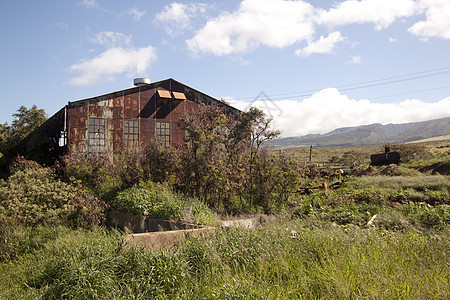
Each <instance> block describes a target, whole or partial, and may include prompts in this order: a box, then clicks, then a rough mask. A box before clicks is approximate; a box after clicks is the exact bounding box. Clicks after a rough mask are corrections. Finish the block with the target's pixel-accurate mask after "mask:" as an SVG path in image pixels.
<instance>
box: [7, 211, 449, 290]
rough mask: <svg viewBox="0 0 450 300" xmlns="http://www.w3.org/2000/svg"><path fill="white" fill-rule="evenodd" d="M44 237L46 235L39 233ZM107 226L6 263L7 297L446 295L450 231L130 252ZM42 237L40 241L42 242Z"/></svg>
mask: <svg viewBox="0 0 450 300" xmlns="http://www.w3.org/2000/svg"><path fill="white" fill-rule="evenodd" d="M41 232H42V231H41ZM121 238H122V237H121V236H120V235H119V234H118V233H117V232H115V231H112V232H109V231H106V230H103V229H95V230H92V231H86V230H76V231H67V230H60V231H59V234H58V235H57V236H56V237H52V238H43V239H42V246H41V247H40V248H37V249H35V250H33V251H32V252H30V253H29V254H28V255H26V256H22V257H21V259H18V260H16V261H11V262H10V263H8V264H7V265H0V275H1V276H0V298H5V299H24V298H26V299H31V298H34V299H36V298H37V299H39V298H44V299H60V298H69V299H130V298H131V299H301V298H307V299H348V298H361V299H371V298H381V299H391V298H395V299H397V298H401V299H446V298H448V296H449V295H450V290H449V287H448V280H447V279H448V278H447V277H448V271H447V270H448V267H449V263H448V249H449V247H450V244H449V239H448V231H443V232H439V233H433V234H427V233H420V232H416V231H406V232H402V231H387V230H384V229H380V230H373V229H360V228H358V227H355V226H350V225H346V226H342V227H330V226H322V227H311V226H309V225H308V224H307V223H306V222H305V221H303V220H291V221H289V220H282V221H281V222H271V223H269V224H267V225H266V226H264V227H260V228H255V229H243V228H241V229H228V230H221V231H218V232H217V233H216V234H214V235H211V236H209V238H208V239H204V238H191V239H189V240H187V241H186V242H184V243H182V244H180V245H179V246H177V247H174V248H172V249H171V250H162V251H155V252H152V251H146V250H144V249H142V248H135V247H128V248H123V247H122V242H121ZM34 239H35V240H38V238H37V237H34Z"/></svg>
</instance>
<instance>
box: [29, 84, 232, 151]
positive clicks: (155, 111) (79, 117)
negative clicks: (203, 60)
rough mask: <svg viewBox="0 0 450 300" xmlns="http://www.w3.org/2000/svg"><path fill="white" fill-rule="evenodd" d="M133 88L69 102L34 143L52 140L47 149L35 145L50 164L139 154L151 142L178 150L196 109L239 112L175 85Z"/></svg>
mask: <svg viewBox="0 0 450 300" xmlns="http://www.w3.org/2000/svg"><path fill="white" fill-rule="evenodd" d="M135 85H137V86H136V87H133V88H129V89H126V90H122V91H117V92H113V93H109V94H106V95H101V96H97V97H92V98H88V99H83V100H78V101H74V102H69V103H68V104H67V105H66V106H65V107H64V108H62V109H61V110H60V111H58V112H57V113H56V114H55V115H53V116H52V117H51V118H50V119H49V120H48V121H47V122H46V123H45V124H44V126H42V128H41V134H40V135H38V137H37V138H38V139H41V138H42V136H46V137H50V140H51V141H50V143H45V144H46V145H40V143H39V141H37V143H34V144H38V147H40V148H41V149H42V148H43V147H46V148H47V147H48V148H47V149H48V150H47V151H48V154H50V155H51V156H52V159H53V158H55V157H58V156H61V155H62V154H68V155H76V154H86V153H96V154H101V153H104V154H111V153H120V152H123V151H126V150H127V151H128V150H137V149H143V148H144V147H145V146H146V145H148V144H149V143H150V141H151V140H157V141H158V142H160V143H161V144H163V145H180V144H182V143H184V141H185V131H184V130H183V129H182V128H180V126H179V123H180V120H181V118H182V116H183V115H185V114H190V113H194V112H195V111H196V110H198V109H199V106H200V105H202V104H206V105H220V106H223V107H224V108H225V109H226V110H228V111H238V110H237V109H235V108H233V107H231V106H229V105H227V104H225V103H223V102H222V101H219V100H217V99H215V98H213V97H211V96H208V95H206V94H204V93H202V92H200V91H198V90H195V89H193V88H191V87H188V86H186V85H184V84H182V83H180V82H178V81H176V80H174V79H167V80H163V81H159V82H154V83H149V82H148V81H147V80H146V79H143V78H139V79H137V80H135ZM43 133H44V134H43ZM39 136H40V137H39ZM42 142H44V141H42ZM41 144H42V143H41ZM35 150H37V149H35ZM52 152H53V153H52Z"/></svg>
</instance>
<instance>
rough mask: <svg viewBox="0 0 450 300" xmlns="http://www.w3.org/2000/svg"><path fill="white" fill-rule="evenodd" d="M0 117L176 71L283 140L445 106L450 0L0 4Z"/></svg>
mask: <svg viewBox="0 0 450 300" xmlns="http://www.w3.org/2000/svg"><path fill="white" fill-rule="evenodd" d="M0 24H1V28H2V30H1V31H0V35H1V40H2V45H1V47H0V54H1V55H0V62H1V69H0V80H1V81H0V82H1V84H0V86H1V88H2V92H3V93H2V98H1V103H2V109H1V110H0V122H1V123H4V122H8V123H10V122H11V120H12V116H11V115H12V114H13V113H15V112H16V110H17V109H18V108H19V107H20V105H25V106H26V107H31V106H32V105H33V104H36V105H37V106H38V107H39V108H44V109H45V110H46V112H47V114H48V115H49V116H51V115H52V114H54V113H55V112H56V111H57V110H59V109H60V108H61V107H63V106H64V105H65V104H67V102H68V101H75V100H79V99H83V98H88V97H93V96H97V95H101V94H105V93H109V92H112V91H117V90H122V89H126V88H129V87H131V86H132V80H133V78H136V77H148V78H150V79H151V80H152V81H159V80H163V79H167V78H174V79H176V80H178V81H181V82H183V83H185V84H187V85H189V86H191V87H193V88H196V89H198V90H200V91H202V92H205V93H207V94H209V95H211V96H213V97H216V98H224V99H227V100H228V101H229V102H231V103H232V104H233V105H235V106H236V107H238V108H241V109H246V108H248V107H249V106H250V105H253V106H256V107H259V108H263V109H266V110H267V112H269V113H271V114H272V115H273V117H274V120H275V126H276V127H277V128H278V129H281V130H282V131H283V136H295V135H304V134H308V133H325V132H328V131H330V130H333V129H335V128H338V127H345V126H356V125H362V124H371V123H382V124H387V123H403V122H413V121H424V120H429V119H434V118H441V117H448V116H450V54H449V53H450V1H448V0H416V1H414V0H395V1H393V0H361V1H357V0H347V1H312V0H308V1H285V0H243V1H226V2H224V1H216V2H215V1H203V2H202V1H199V2H194V1H173V2H171V1H143V0H141V1H133V0H130V1H116V0H108V1H106V0H78V1H58V0H45V1H23V0H16V1H2V3H1V4H0Z"/></svg>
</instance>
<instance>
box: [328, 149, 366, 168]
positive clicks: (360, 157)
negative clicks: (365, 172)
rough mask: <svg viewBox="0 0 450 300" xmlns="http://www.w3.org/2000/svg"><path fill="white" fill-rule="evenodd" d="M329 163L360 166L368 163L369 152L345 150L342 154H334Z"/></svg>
mask: <svg viewBox="0 0 450 300" xmlns="http://www.w3.org/2000/svg"><path fill="white" fill-rule="evenodd" d="M328 163H329V164H331V165H337V166H350V167H353V166H358V165H361V164H365V163H368V155H367V153H364V152H360V151H358V150H349V151H346V152H344V153H343V154H342V155H340V156H332V157H331V158H330V159H329V160H328Z"/></svg>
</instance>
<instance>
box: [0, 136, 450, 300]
mask: <svg viewBox="0 0 450 300" xmlns="http://www.w3.org/2000/svg"><path fill="white" fill-rule="evenodd" d="M449 144H450V141H448V140H446V141H439V142H437V141H431V142H430V141H429V142H426V143H422V144H419V147H416V148H411V149H412V150H414V153H418V154H421V153H423V154H424V158H423V159H419V160H415V159H412V160H410V161H408V162H406V161H405V162H404V163H403V164H402V165H400V166H388V167H380V168H378V169H375V168H369V167H368V165H367V163H368V161H367V159H368V156H367V155H369V157H370V153H375V152H382V151H383V150H384V148H383V147H382V146H367V147H357V148H356V147H352V148H317V149H313V162H326V163H327V164H332V163H333V162H336V163H345V162H347V159H348V158H349V156H350V155H349V153H351V154H352V155H355V156H354V157H360V158H361V162H360V170H361V171H367V170H370V171H371V172H370V174H366V175H361V176H349V177H342V176H331V175H333V174H331V175H330V176H328V177H315V178H309V179H305V181H303V182H301V183H300V185H299V187H302V186H306V185H313V184H318V183H320V182H322V181H324V180H327V181H328V186H329V187H330V188H329V189H327V190H324V189H316V190H313V191H311V192H310V193H306V192H305V193H292V194H291V195H290V196H289V198H288V200H287V203H286V204H285V205H280V206H279V207H278V209H277V210H273V211H271V213H270V216H268V217H266V218H264V220H265V222H264V223H263V224H262V225H261V226H258V227H256V228H228V229H221V228H219V227H218V229H217V230H216V231H215V233H214V234H210V235H205V236H202V237H196V238H191V239H188V240H187V241H185V242H183V243H181V244H178V245H176V246H174V247H172V248H170V249H164V250H160V251H147V250H144V249H142V248H137V247H136V248H133V247H127V248H125V247H123V243H122V239H123V237H124V234H125V233H124V232H121V231H117V230H113V229H108V228H105V227H103V226H93V227H91V228H78V229H75V228H72V227H70V226H66V225H64V224H61V225H52V226H50V225H42V224H35V225H33V226H15V225H14V224H9V225H8V224H5V226H3V227H2V229H0V231H1V232H0V233H1V238H2V243H0V246H2V248H0V249H1V250H2V251H4V252H3V253H1V254H2V255H1V258H2V263H0V299H448V298H450V271H449V270H450V239H449V238H450V206H449V204H450V195H449V193H450V180H449V175H448V173H446V172H447V171H448V170H450V158H449V157H450V153H449V152H448V151H449V147H448V145H449ZM287 153H288V154H289V155H291V156H294V157H296V158H297V159H298V161H299V162H300V163H301V164H303V163H305V162H307V161H308V160H309V148H305V149H296V150H290V151H287ZM405 153H407V152H406V151H405ZM425 154H426V158H425ZM416 155H417V154H416ZM333 157H334V158H333ZM436 170H440V172H436ZM146 189H147V190H146ZM148 190H151V191H153V192H154V193H155V194H154V195H153V194H152V197H153V198H151V197H150V198H149V197H147V196H146V197H143V196H142V195H147V194H145V191H148ZM68 192H70V191H68ZM8 193H10V192H8ZM8 195H11V193H10V194H8ZM155 199H156V200H155ZM161 199H162V200H161ZM180 199H181V198H178V197H177V196H176V195H174V194H172V193H171V192H169V191H168V190H167V189H165V188H164V189H163V188H161V187H159V186H156V187H155V186H154V185H150V186H145V185H142V186H138V187H134V188H132V189H129V190H125V191H122V192H121V193H119V194H118V195H117V196H116V198H114V200H113V201H115V202H111V203H119V204H120V205H123V207H125V208H131V209H144V210H148V211H157V212H158V214H162V213H167V212H172V211H174V212H175V214H176V216H179V217H180V218H185V216H186V211H187V210H186V208H185V207H184V206H183V204H182V203H181V202H182V201H181V200H180ZM158 201H159V202H158ZM162 203H165V205H166V206H163V205H162ZM167 203H169V204H167ZM192 203H194V202H192ZM195 203H196V204H195V205H196V207H198V209H193V208H192V207H193V206H191V208H190V210H189V211H194V210H195V211H199V212H201V218H200V217H198V216H194V217H193V218H194V219H195V218H197V219H196V220H206V221H205V222H210V223H214V220H212V219H214V218H215V215H214V213H209V212H208V211H207V208H205V206H202V204H201V203H197V202H195ZM119 204H117V205H119ZM169 205H173V206H170V207H169ZM174 208H176V209H174ZM221 217H222V218H224V217H225V216H221ZM200 222H201V221H200ZM4 241H7V243H5V242H4ZM7 254H8V255H7Z"/></svg>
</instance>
